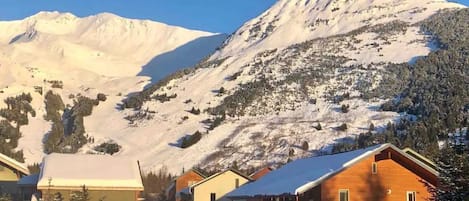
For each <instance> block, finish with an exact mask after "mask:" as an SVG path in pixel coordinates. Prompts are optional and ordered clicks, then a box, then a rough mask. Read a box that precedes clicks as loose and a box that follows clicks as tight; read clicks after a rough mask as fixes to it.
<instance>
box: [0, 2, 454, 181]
mask: <svg viewBox="0 0 469 201" xmlns="http://www.w3.org/2000/svg"><path fill="white" fill-rule="evenodd" d="M462 7H463V6H462V5H459V4H455V3H449V2H447V1H444V0H418V1H413V0H279V1H277V3H276V4H275V5H274V6H273V7H272V8H270V9H269V10H267V11H266V12H264V13H263V14H261V15H260V16H259V17H257V18H255V19H252V20H251V21H249V22H247V23H246V24H245V25H243V26H242V27H241V28H240V29H239V30H238V31H236V32H235V33H233V34H232V35H231V36H230V37H229V38H228V39H227V40H225V42H224V43H223V44H222V46H221V47H220V48H218V50H217V51H216V52H215V53H214V54H212V55H211V56H210V57H208V59H206V60H204V61H203V62H201V63H199V64H198V65H196V66H195V67H194V68H191V69H188V70H185V71H180V72H178V73H175V74H172V75H171V76H169V77H167V78H166V79H163V80H162V81H161V82H158V83H156V85H153V86H150V87H148V88H146V90H145V91H144V92H142V93H132V94H129V93H130V92H135V91H136V90H140V89H142V87H143V86H144V85H145V84H146V83H147V82H146V81H147V79H145V78H141V77H136V76H135V75H137V74H139V75H152V74H153V71H151V70H148V71H145V69H144V70H143V71H141V66H144V65H145V64H146V63H148V64H149V66H152V65H150V64H156V66H160V65H162V64H171V61H174V60H176V61H177V60H178V58H179V57H177V56H178V55H176V56H174V55H171V54H167V55H165V54H162V55H161V53H163V52H165V51H169V50H170V49H171V48H167V49H165V48H164V47H161V46H160V45H159V44H158V41H159V42H160V43H161V41H165V42H166V39H167V38H165V36H164V34H163V36H162V37H161V38H160V39H155V41H154V42H155V43H152V44H153V45H152V46H153V47H151V45H150V46H148V47H147V46H144V47H143V48H142V50H141V51H140V50H139V49H140V48H136V47H140V46H141V45H144V44H147V43H151V42H152V41H153V40H152V39H149V38H151V37H149V36H147V35H145V34H146V33H148V34H149V35H152V34H150V33H152V32H151V31H143V30H145V29H143V28H142V29H143V30H140V29H139V30H140V31H135V32H132V31H128V30H127V31H126V29H131V28H130V27H149V26H150V24H153V22H146V23H145V22H142V21H138V22H139V23H137V22H136V21H134V23H130V22H129V21H126V20H124V21H126V22H128V23H126V24H125V23H123V24H125V25H122V26H117V25H114V24H113V25H108V26H105V25H102V23H103V22H107V23H111V22H108V21H107V20H106V19H108V18H112V19H114V20H110V21H112V22H113V23H117V22H115V21H119V20H123V19H122V18H117V19H116V18H113V17H109V14H104V15H98V16H92V17H89V18H84V19H79V20H77V19H76V18H75V17H73V16H70V15H64V14H57V13H40V14H38V15H37V16H33V17H31V18H28V19H25V20H23V21H18V22H4V23H0V29H2V30H3V29H4V28H3V27H7V28H5V29H8V30H9V31H7V32H6V33H7V34H4V35H7V36H4V35H2V36H0V39H1V41H2V47H1V48H6V49H5V50H3V49H2V56H1V58H0V59H1V60H0V61H2V66H1V69H0V76H2V77H3V76H4V77H5V79H4V80H5V81H3V82H5V83H6V84H5V83H3V86H6V85H9V87H8V88H4V89H2V90H4V94H0V95H1V96H6V94H9V95H11V94H14V93H18V91H24V90H26V88H27V87H25V86H34V85H42V84H43V82H42V80H43V79H44V78H45V76H53V78H52V79H59V78H61V79H60V80H63V81H64V88H63V89H54V90H55V91H57V92H58V93H60V94H61V95H62V98H63V99H64V100H65V101H66V102H68V103H70V102H71V99H68V98H67V97H68V95H69V94H71V93H74V94H76V93H82V94H85V95H89V96H90V97H93V96H95V95H96V94H97V93H99V92H104V93H106V94H107V95H108V100H107V101H106V102H102V103H100V104H99V106H97V107H96V108H95V109H94V110H93V114H92V115H91V116H89V117H86V118H85V128H86V131H87V134H88V135H89V136H93V137H94V139H95V140H94V142H93V143H89V144H87V145H85V147H83V148H82V150H81V151H82V152H88V151H90V150H92V148H93V147H95V146H96V145H98V144H100V143H102V142H106V141H109V140H112V141H115V142H116V143H117V144H119V145H120V146H122V149H121V150H120V151H119V152H118V153H116V154H120V155H127V156H132V157H134V158H136V159H138V160H140V161H141V164H142V166H143V168H144V169H145V170H158V169H159V168H161V167H162V166H166V167H168V168H169V170H170V171H172V172H175V173H177V172H180V171H181V170H182V168H186V169H187V168H190V167H192V166H194V165H201V166H204V167H226V166H231V165H232V164H233V163H234V162H236V163H237V164H243V167H244V168H247V167H250V166H251V167H255V166H261V165H264V164H267V163H269V164H280V163H285V162H286V161H287V159H288V158H290V159H295V158H299V157H303V156H308V155H311V154H313V153H314V151H317V150H319V151H327V150H328V148H330V147H329V145H331V144H332V143H334V142H337V141H340V140H343V139H345V138H347V137H353V136H355V135H357V134H359V133H361V132H367V131H368V130H369V127H370V125H371V124H373V125H374V128H375V129H376V130H378V129H383V128H384V126H385V125H386V124H387V123H388V122H390V121H395V120H398V119H400V118H411V117H408V116H406V115H405V114H398V113H395V112H383V111H380V110H378V108H379V107H380V105H381V104H382V103H383V102H385V101H386V100H383V99H380V98H376V97H373V98H366V97H367V96H368V94H370V93H371V92H372V91H373V89H375V88H376V87H377V85H379V83H380V81H381V79H382V74H383V71H382V69H384V68H386V67H387V64H388V63H389V62H392V63H402V62H413V61H414V60H415V58H417V57H420V56H424V55H427V54H428V53H429V52H430V51H432V49H433V48H434V45H433V41H432V38H431V37H429V36H428V35H426V34H425V33H422V32H421V29H420V27H419V24H418V22H420V21H422V20H424V19H426V18H428V17H429V16H431V15H432V14H434V13H436V12H438V11H440V10H443V9H447V8H451V9H452V8H462ZM47 16H51V17H47ZM54 16H55V17H54ZM67 16H68V17H70V18H72V19H75V21H76V22H75V21H73V20H72V21H73V22H69V23H73V26H72V25H66V24H68V23H63V24H64V25H63V26H59V27H61V28H60V29H57V30H56V29H55V28H50V27H55V26H50V27H49V29H47V28H43V27H48V26H46V25H47V24H48V23H49V24H50V23H61V22H63V21H67V20H66V19H68V18H67ZM34 18H43V19H46V20H45V21H44V22H41V23H39V21H41V20H33V19H34ZM50 18H54V20H47V19H50ZM55 18H56V19H55ZM36 21H37V22H36ZM13 24H17V25H15V26H14V25H13ZM104 24H106V23H104ZM119 24H120V23H119ZM144 24H147V25H144ZM154 26H157V25H156V23H155V24H154ZM18 27H20V28H18ZM76 27H88V28H89V29H85V28H80V30H81V31H80V32H77V31H76V30H78V29H77V28H76ZM91 27H92V28H91ZM108 29H113V31H111V32H113V33H114V32H117V33H119V34H116V35H115V36H110V35H109V34H108V32H107V30H108ZM83 30H87V31H83ZM88 31H89V32H92V33H93V34H88ZM173 31H174V30H173ZM180 31H181V32H184V30H180ZM129 32H130V33H129ZM170 32H171V31H168V32H167V33H168V35H167V36H171V37H176V36H175V35H173V33H170ZM139 34H141V35H139ZM182 35H184V36H188V35H190V36H193V37H192V38H190V37H189V38H185V39H187V40H183V39H181V38H180V40H177V39H175V41H176V42H174V41H173V42H174V44H176V43H177V44H179V45H182V44H185V43H186V44H189V46H188V47H190V46H191V43H190V42H189V41H194V39H196V38H199V37H204V36H213V35H212V34H208V33H203V32H190V31H189V32H188V33H187V34H186V32H184V34H182ZM57 36H60V37H57ZM181 37H182V36H181ZM51 38H54V40H52V39H51ZM176 38H178V37H176ZM214 38H216V39H217V40H220V37H215V36H214ZM47 39H49V40H47ZM101 39H102V40H104V41H102V40H101ZM131 40H133V41H131ZM41 41H42V42H41ZM178 41H179V42H180V43H178ZM167 42H171V40H169V41H167ZM188 42H189V43H188ZM82 44H92V45H86V48H84V47H82ZM192 44H196V43H192ZM163 46H164V45H163ZM38 47H47V48H42V49H41V48H38ZM172 47H173V48H172V49H174V48H175V47H176V45H175V46H172ZM153 48H154V49H153ZM159 48H161V49H159ZM44 49H46V50H44ZM116 49H117V50H116ZM189 49H192V48H189ZM196 49H197V48H196ZM176 50H178V49H176ZM179 50H182V51H175V52H184V53H183V54H184V56H187V53H186V52H187V50H186V49H185V48H179ZM149 51H153V52H152V53H151V54H150V53H148V52H149ZM195 51H197V50H195ZM130 52H131V53H132V54H130ZM158 54H160V56H159V57H158V56H157V55H158ZM51 55H52V56H53V57H52V56H51ZM103 57H104V58H103ZM98 58H99V59H98ZM151 58H164V59H163V60H161V61H152V62H149V61H150V60H151ZM51 60H53V61H55V60H57V61H58V62H57V64H51V65H50V66H49V65H47V64H49V63H52V62H50V61H51ZM82 60H83V61H82ZM77 61H82V62H77ZM48 62H49V63H48ZM4 65H6V66H9V68H3V66H4ZM44 66H48V67H47V68H46V67H44ZM13 67H15V68H13ZM111 67H112V68H113V70H111V71H109V68H111ZM61 68H71V69H67V70H66V72H68V73H67V74H66V75H64V74H61V73H56V72H58V70H60V69H61ZM17 69H23V70H21V71H20V70H17ZM72 69H73V70H72ZM75 69H80V71H75ZM114 69H115V70H114ZM118 69H122V70H118ZM155 69H157V68H156V67H155ZM61 72H63V71H61ZM107 73H108V74H107ZM31 76H33V77H34V79H31V80H36V81H35V82H33V81H30V79H29V78H30V77H31ZM41 76H42V77H41ZM26 78H28V79H26ZM2 80H3V79H2ZM18 80H20V81H18ZM48 80H51V79H48ZM12 83H18V84H16V85H14V86H15V87H16V88H15V87H12ZM87 83H90V84H87ZM0 84H1V83H0ZM0 86H1V85H0ZM69 86H70V88H69ZM71 86H73V87H71ZM71 88H73V90H72V89H71ZM76 89H79V90H76ZM29 90H30V91H31V92H32V93H33V88H32V87H30V88H29ZM121 94H122V95H124V96H120V95H121ZM126 94H129V95H128V96H127V97H125V95H126ZM129 97H130V98H129ZM132 97H134V98H135V99H134V100H139V101H140V100H145V101H144V103H143V104H141V105H140V104H137V106H135V105H133V104H128V105H126V104H124V106H128V107H131V106H132V107H134V108H130V109H129V108H127V109H123V110H122V109H121V108H120V106H119V105H117V103H120V101H121V100H123V99H125V98H128V99H127V100H128V101H129V100H131V99H132ZM137 102H138V101H137ZM127 103H128V102H127ZM33 105H35V106H36V107H37V108H43V106H42V99H41V98H40V96H39V95H38V94H35V96H34V98H33ZM192 108H194V110H200V111H201V112H200V114H198V112H194V111H193V112H191V109H192ZM38 110H39V111H41V109H38ZM42 114H44V112H43V110H42ZM42 114H40V115H37V116H36V118H31V119H32V120H30V124H29V126H26V127H24V128H22V130H21V131H22V133H23V137H22V138H21V139H20V146H19V148H20V149H24V152H25V157H26V161H27V162H29V163H31V162H36V161H39V160H40V156H42V150H41V147H42V139H43V138H44V135H45V134H46V133H47V132H48V131H49V130H50V123H47V122H45V121H44V120H43V119H42ZM343 125H346V129H344V128H343ZM196 131H199V132H201V133H202V137H201V139H200V141H199V142H197V143H196V144H194V145H192V146H190V147H188V148H185V149H182V148H180V146H181V143H182V141H183V139H184V138H185V137H186V136H188V135H192V134H194V133H195V132H196ZM304 142H307V143H308V148H307V149H305V148H303V146H302V145H303V144H304Z"/></svg>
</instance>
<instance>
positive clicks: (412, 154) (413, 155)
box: [402, 148, 436, 169]
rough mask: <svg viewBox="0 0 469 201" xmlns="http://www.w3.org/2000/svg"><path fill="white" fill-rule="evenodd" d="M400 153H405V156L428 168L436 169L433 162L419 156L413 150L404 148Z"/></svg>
mask: <svg viewBox="0 0 469 201" xmlns="http://www.w3.org/2000/svg"><path fill="white" fill-rule="evenodd" d="M402 151H403V152H405V153H406V154H409V155H410V156H412V157H414V158H415V159H417V160H419V161H420V162H422V163H424V164H426V165H428V166H429V167H431V168H433V169H436V164H435V163H434V162H433V161H431V160H430V159H428V158H427V157H425V156H422V155H421V154H419V153H418V152H416V151H415V150H413V149H411V148H405V149H403V150H402Z"/></svg>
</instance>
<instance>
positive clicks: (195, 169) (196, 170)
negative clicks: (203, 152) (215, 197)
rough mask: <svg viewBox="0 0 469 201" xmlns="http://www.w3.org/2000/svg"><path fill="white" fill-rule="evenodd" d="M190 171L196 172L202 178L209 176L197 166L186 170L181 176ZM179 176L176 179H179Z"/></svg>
mask: <svg viewBox="0 0 469 201" xmlns="http://www.w3.org/2000/svg"><path fill="white" fill-rule="evenodd" d="M189 172H194V173H196V174H197V175H199V176H201V177H202V178H204V179H205V178H207V176H206V175H205V174H203V173H202V172H201V171H200V170H198V169H197V168H191V169H190V170H189V171H186V172H184V173H182V174H181V175H180V176H179V177H181V176H182V175H185V174H187V173H189ZM179 177H177V178H176V179H178V178H179Z"/></svg>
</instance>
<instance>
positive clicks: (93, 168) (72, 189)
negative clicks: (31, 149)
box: [37, 153, 143, 201]
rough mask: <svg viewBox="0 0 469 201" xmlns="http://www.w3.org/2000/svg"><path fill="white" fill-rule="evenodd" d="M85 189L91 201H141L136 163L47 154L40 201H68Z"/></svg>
mask: <svg viewBox="0 0 469 201" xmlns="http://www.w3.org/2000/svg"><path fill="white" fill-rule="evenodd" d="M83 187H84V188H85V189H87V192H88V194H89V198H90V201H99V200H120V201H136V200H141V198H140V196H141V192H142V191H143V184H142V178H141V174H140V168H139V165H138V163H137V161H134V160H131V159H129V158H126V157H116V156H110V155H80V154H56V153H53V154H50V155H48V156H46V157H44V160H43V162H42V168H41V172H40V174H39V181H38V183H37V189H38V190H39V191H40V192H41V194H42V199H44V200H48V199H52V198H54V197H57V196H61V197H62V198H63V199H64V200H69V199H70V197H71V196H74V195H79V194H80V193H82V192H83Z"/></svg>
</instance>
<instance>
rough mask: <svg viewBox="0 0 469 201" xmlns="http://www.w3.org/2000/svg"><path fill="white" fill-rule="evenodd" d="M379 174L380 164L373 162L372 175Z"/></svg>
mask: <svg viewBox="0 0 469 201" xmlns="http://www.w3.org/2000/svg"><path fill="white" fill-rule="evenodd" d="M376 173H378V163H376V162H373V163H371V174H376Z"/></svg>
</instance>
